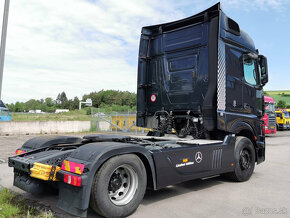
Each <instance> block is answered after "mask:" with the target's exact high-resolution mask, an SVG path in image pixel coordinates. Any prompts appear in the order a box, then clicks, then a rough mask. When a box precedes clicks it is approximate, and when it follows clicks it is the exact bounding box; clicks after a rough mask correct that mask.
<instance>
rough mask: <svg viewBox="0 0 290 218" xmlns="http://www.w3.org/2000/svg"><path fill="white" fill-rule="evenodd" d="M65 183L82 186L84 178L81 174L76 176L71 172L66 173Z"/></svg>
mask: <svg viewBox="0 0 290 218" xmlns="http://www.w3.org/2000/svg"><path fill="white" fill-rule="evenodd" d="M63 181H64V182H65V183H67V184H69V185H73V186H77V187H80V186H81V185H82V178H81V177H80V176H74V175H70V174H64V180H63Z"/></svg>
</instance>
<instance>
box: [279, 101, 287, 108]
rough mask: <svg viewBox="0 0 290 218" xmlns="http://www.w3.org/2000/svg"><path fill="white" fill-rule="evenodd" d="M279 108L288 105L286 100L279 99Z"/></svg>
mask: <svg viewBox="0 0 290 218" xmlns="http://www.w3.org/2000/svg"><path fill="white" fill-rule="evenodd" d="M277 107H278V108H285V107H286V102H285V101H283V100H279V101H278V103H277Z"/></svg>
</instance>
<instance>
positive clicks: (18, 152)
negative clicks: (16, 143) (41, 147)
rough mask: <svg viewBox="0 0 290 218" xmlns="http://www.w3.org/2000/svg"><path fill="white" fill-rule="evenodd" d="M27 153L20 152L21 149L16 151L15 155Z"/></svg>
mask: <svg viewBox="0 0 290 218" xmlns="http://www.w3.org/2000/svg"><path fill="white" fill-rule="evenodd" d="M25 152H26V151H23V150H20V149H16V151H15V155H19V154H24V153H25Z"/></svg>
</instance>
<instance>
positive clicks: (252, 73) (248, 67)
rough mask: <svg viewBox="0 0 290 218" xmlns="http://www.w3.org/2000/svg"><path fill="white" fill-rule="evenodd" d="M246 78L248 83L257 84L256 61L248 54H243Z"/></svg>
mask: <svg viewBox="0 0 290 218" xmlns="http://www.w3.org/2000/svg"><path fill="white" fill-rule="evenodd" d="M243 65H244V78H245V80H246V82H247V83H249V84H251V85H254V86H255V85H257V84H258V83H257V70H256V61H255V60H254V59H252V58H250V57H249V56H247V55H244V56H243Z"/></svg>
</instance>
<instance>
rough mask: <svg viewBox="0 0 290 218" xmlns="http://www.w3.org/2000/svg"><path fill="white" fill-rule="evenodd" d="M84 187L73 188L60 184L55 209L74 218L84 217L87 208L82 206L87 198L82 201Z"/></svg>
mask: <svg viewBox="0 0 290 218" xmlns="http://www.w3.org/2000/svg"><path fill="white" fill-rule="evenodd" d="M85 187H86V186H83V187H74V186H71V185H67V184H65V183H62V182H60V183H59V199H58V202H57V207H58V208H60V209H62V210H64V211H66V212H67V213H69V214H72V215H74V216H78V217H86V216H87V208H84V206H83V205H84V201H87V199H89V198H85V199H83V196H84V192H85Z"/></svg>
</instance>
